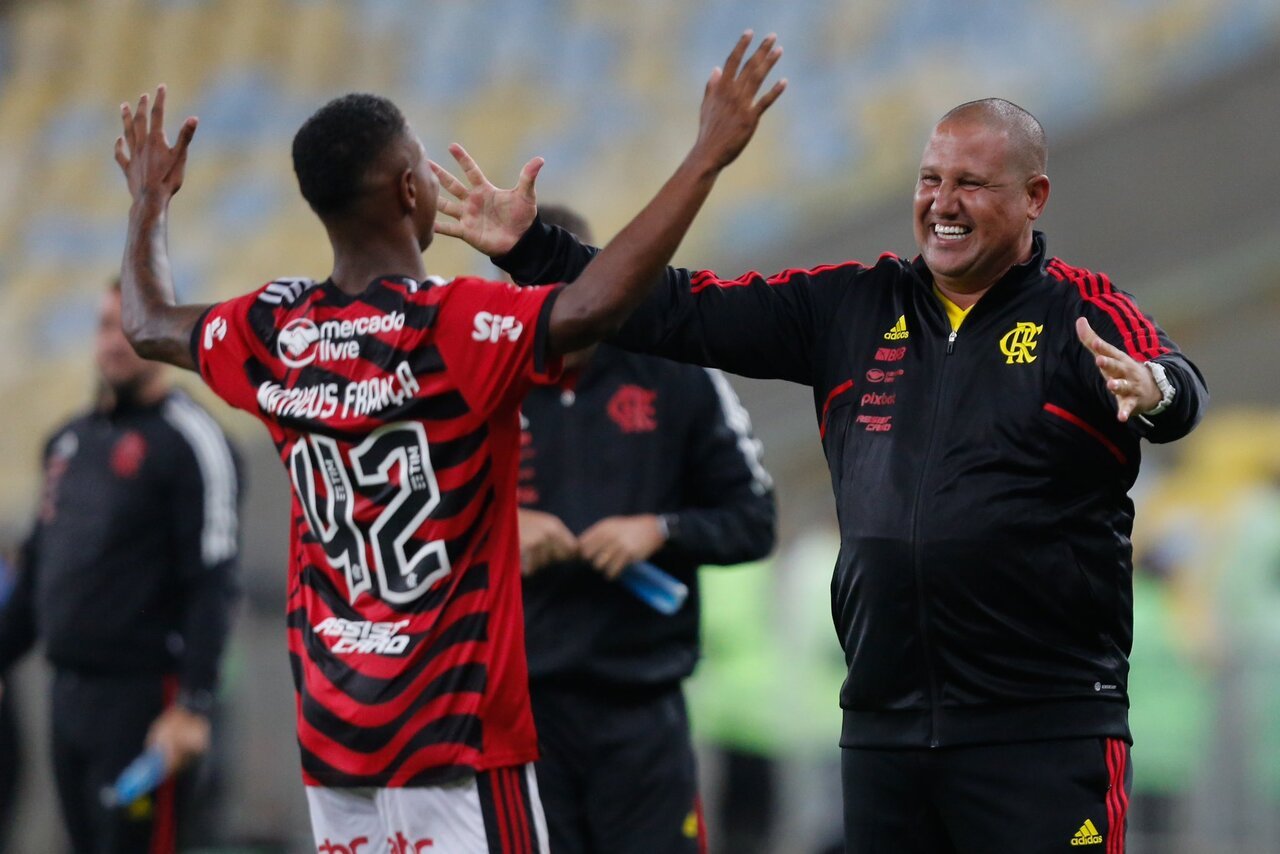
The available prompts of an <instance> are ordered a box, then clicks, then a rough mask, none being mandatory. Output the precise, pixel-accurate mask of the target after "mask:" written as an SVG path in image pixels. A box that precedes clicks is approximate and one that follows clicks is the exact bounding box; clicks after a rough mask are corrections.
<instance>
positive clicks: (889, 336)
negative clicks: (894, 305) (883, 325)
mask: <svg viewBox="0 0 1280 854" xmlns="http://www.w3.org/2000/svg"><path fill="white" fill-rule="evenodd" d="M884 337H885V340H886V341H902V340H903V339H905V338H909V337H910V333H909V332H907V316H906V315H905V314H904V315H902V316H901V317H899V318H898V322H897V323H895V324H893V328H892V329H890V330H889V331H888V332H886V333H885V334H884Z"/></svg>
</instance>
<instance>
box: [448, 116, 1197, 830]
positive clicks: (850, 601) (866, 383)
mask: <svg viewBox="0 0 1280 854" xmlns="http://www.w3.org/2000/svg"><path fill="white" fill-rule="evenodd" d="M1047 153H1048V148H1047V144H1046V142H1045V135H1044V130H1043V128H1042V127H1041V126H1040V123H1039V122H1038V121H1037V120H1036V119H1035V118H1034V117H1033V116H1032V115H1031V114H1030V113H1028V112H1027V111H1025V110H1023V109H1022V108H1020V107H1018V106H1016V105H1014V104H1011V103H1010V102H1008V101H1004V100H1001V99H995V98H992V99H986V100H982V101H974V102H970V103H966V104H962V105H960V106H959V107H956V108H955V109H953V110H952V111H950V112H949V113H947V115H945V116H944V117H943V118H942V120H941V121H939V122H938V124H937V125H936V126H935V127H934V130H933V133H932V135H931V136H930V139H929V142H928V144H927V145H926V147H925V151H924V155H923V157H922V158H921V164H920V171H919V175H918V178H917V181H916V189H915V204H914V225H915V237H916V242H917V245H918V248H919V250H920V254H919V256H917V257H916V258H915V259H913V260H906V259H901V258H898V257H896V256H893V255H890V254H886V255H884V256H882V257H881V258H880V259H879V261H878V262H877V263H876V264H874V265H872V266H865V265H862V264H859V263H857V262H848V263H844V264H835V265H823V266H820V267H815V268H813V269H809V270H802V269H791V270H787V271H785V272H783V273H779V274H777V275H775V276H772V277H768V278H766V277H764V276H761V275H759V274H756V273H749V274H747V275H745V276H742V277H740V278H738V279H732V280H726V279H722V278H720V277H719V276H717V275H716V274H715V273H713V272H711V271H699V272H691V271H688V270H677V269H673V268H669V269H668V270H667V272H666V278H665V283H664V284H663V285H661V286H659V288H658V289H657V290H656V291H655V293H654V295H653V296H652V297H651V299H649V300H648V301H647V302H646V303H645V304H643V305H642V306H641V307H640V308H639V309H638V310H637V311H636V313H635V314H634V315H632V317H631V319H630V320H628V321H627V323H626V324H625V326H624V327H623V328H622V330H621V332H620V333H619V334H618V335H617V336H616V337H615V339H614V343H617V344H620V345H621V346H624V347H626V348H628V349H632V350H636V351H639V352H650V353H657V354H660V355H664V356H667V357H669V358H674V359H678V360H681V361H689V362H694V363H698V364H703V365H709V366H715V367H719V368H723V369H725V370H728V371H732V372H735V373H741V374H744V375H747V376H754V377H762V378H769V377H772V378H779V379H788V380H791V381H793V382H798V383H803V384H806V385H809V386H811V387H812V388H813V394H814V412H815V416H816V417H817V420H818V429H819V433H820V435H821V436H822V441H823V448H824V451H825V452H826V456H827V461H828V465H829V468H830V474H831V479H832V485H833V488H834V491H835V495H836V502H837V504H836V509H837V514H838V516H839V521H840V529H841V551H840V558H839V561H838V563H837V566H836V572H835V577H834V579H833V582H832V612H833V616H834V618H835V622H836V629H837V631H838V633H839V635H840V639H841V643H842V645H843V647H844V651H845V657H846V660H847V662H848V668H849V674H848V677H847V679H846V681H845V684H844V686H843V688H842V690H841V696H840V703H841V706H842V708H843V710H844V727H843V732H842V734H841V741H840V743H841V746H842V748H843V751H842V763H843V777H844V787H843V788H844V807H845V844H846V848H847V850H848V851H849V852H851V854H865V853H866V852H893V854H945V852H975V854H976V853H977V852H988V851H1011V852H1019V854H1025V852H1041V851H1044V852H1049V851H1063V850H1072V849H1074V848H1080V847H1086V849H1087V850H1098V851H1105V852H1106V854H1112V852H1120V851H1123V848H1124V834H1125V827H1126V821H1127V810H1128V792H1129V788H1130V785H1131V779H1132V778H1131V768H1130V765H1129V758H1130V756H1129V742H1130V741H1131V737H1130V734H1129V728H1128V716H1127V711H1128V708H1127V707H1128V696H1127V690H1126V682H1127V677H1128V654H1129V650H1130V646H1131V644H1132V640H1133V611H1132V571H1133V567H1132V547H1131V544H1130V541H1129V535H1130V532H1131V531H1132V525H1133V505H1132V502H1131V501H1130V500H1129V498H1128V496H1127V492H1128V490H1129V489H1130V487H1132V485H1133V483H1134V480H1135V479H1136V477H1137V472H1138V465H1139V461H1140V456H1141V446H1140V440H1141V439H1143V438H1146V439H1148V440H1150V441H1157V442H1167V441H1172V440H1174V439H1177V438H1180V437H1181V436H1183V435H1185V434H1186V433H1188V432H1189V431H1190V430H1191V429H1192V428H1193V427H1194V426H1195V424H1196V423H1197V422H1198V421H1199V419H1200V417H1201V415H1202V412H1203V408H1204V406H1205V404H1206V403H1207V399H1208V394H1207V391H1206V389H1205V386H1204V381H1203V378H1202V377H1201V375H1200V372H1199V371H1198V370H1197V369H1196V367H1195V366H1194V365H1193V364H1192V363H1191V362H1190V360H1188V359H1187V358H1186V357H1185V356H1183V355H1182V354H1181V353H1180V352H1179V351H1178V349H1177V347H1176V345H1174V344H1173V342H1172V341H1171V340H1170V339H1169V338H1168V336H1167V335H1165V334H1164V332H1163V331H1162V330H1161V329H1160V328H1159V327H1157V326H1156V324H1155V323H1154V321H1153V320H1152V319H1151V318H1150V317H1149V316H1147V315H1146V314H1144V313H1143V312H1142V311H1141V310H1140V309H1139V308H1138V307H1137V305H1136V304H1135V302H1134V301H1133V299H1132V297H1130V296H1129V295H1128V294H1126V293H1124V292H1123V291H1121V290H1118V289H1117V288H1115V287H1114V286H1113V285H1112V283H1111V281H1110V279H1109V278H1108V277H1107V276H1106V275H1105V274H1102V273H1096V272H1093V271H1090V270H1087V269H1084V268H1081V267H1077V266H1074V265H1071V264H1068V263H1066V262H1064V261H1062V260H1060V259H1058V258H1053V257H1051V256H1050V255H1049V254H1048V251H1047V248H1046V240H1045V237H1044V235H1043V234H1041V233H1039V232H1037V231H1034V229H1033V225H1034V223H1035V221H1036V220H1037V219H1038V218H1039V217H1040V215H1041V213H1042V212H1043V210H1044V207H1045V204H1046V203H1047V201H1048V198H1049V179H1048V178H1047V177H1046V175H1045V171H1046V163H1047ZM448 189H449V190H450V192H453V193H455V195H458V196H459V198H460V200H461V201H460V203H459V204H458V205H457V206H456V208H455V210H456V211H457V212H458V213H459V214H460V217H459V223H458V225H457V227H456V228H453V229H451V232H450V233H454V234H458V235H459V236H462V237H464V238H465V239H467V240H468V241H469V242H470V243H471V245H472V246H474V247H475V248H477V249H479V250H480V251H483V252H486V253H487V254H489V255H490V256H493V257H495V259H496V260H497V261H498V263H499V265H500V266H501V267H503V269H506V270H508V271H509V272H511V273H512V275H513V276H514V277H515V279H516V280H517V281H519V282H522V283H537V282H553V281H560V280H565V279H571V278H572V277H573V276H574V275H575V274H576V272H577V271H578V270H581V269H582V266H583V265H584V264H585V263H586V261H587V260H588V259H589V258H590V257H591V255H592V253H593V252H594V250H592V249H591V248H590V247H585V246H583V245H582V244H580V243H579V242H578V241H577V240H575V239H574V238H573V237H572V236H571V235H569V234H568V233H566V232H564V231H562V230H559V229H555V228H548V227H547V226H545V225H544V224H541V223H538V222H537V221H536V219H535V215H536V211H535V209H534V207H533V205H532V204H531V203H530V202H531V199H530V198H529V197H528V196H527V195H525V196H521V195H519V194H515V193H512V192H510V191H495V190H494V189H493V188H492V185H489V184H487V182H477V183H476V184H475V185H473V186H472V187H471V188H469V189H467V188H463V187H462V185H461V184H459V183H458V182H454V183H452V184H449V185H448ZM522 203H523V205H524V210H523V215H522V216H517V215H516V213H515V211H516V210H517V209H519V208H520V207H521V204H522ZM495 210H501V211H503V213H504V216H503V218H502V220H501V222H500V223H497V222H494V221H493V219H492V212H493V211H495ZM522 223H529V224H530V225H529V226H528V227H524V228H521V227H519V226H520V225H521V224H522ZM486 226H487V227H486ZM1094 846H1096V848H1094Z"/></svg>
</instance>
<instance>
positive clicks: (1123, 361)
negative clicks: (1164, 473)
mask: <svg viewBox="0 0 1280 854" xmlns="http://www.w3.org/2000/svg"><path fill="white" fill-rule="evenodd" d="M1076 335H1077V337H1078V338H1079V340H1080V342H1081V344H1082V345H1083V346H1082V347H1081V348H1080V355H1079V369H1080V371H1081V376H1082V377H1084V378H1086V380H1087V382H1088V383H1089V384H1090V385H1091V387H1092V388H1093V389H1094V390H1095V392H1096V394H1097V395H1098V398H1099V400H1100V401H1101V402H1103V404H1104V405H1107V406H1111V407H1112V408H1114V409H1115V412H1116V418H1117V419H1118V420H1119V421H1121V422H1123V423H1127V424H1128V425H1129V426H1130V427H1131V429H1133V430H1134V431H1135V432H1137V434H1138V435H1140V436H1142V437H1144V438H1146V439H1148V440H1149V441H1152V442H1172V441H1174V440H1175V439H1181V438H1182V437H1183V436H1185V435H1187V434H1188V433H1190V432H1191V430H1192V429H1193V428H1194V427H1195V426H1196V424H1198V423H1199V422H1200V419H1201V418H1202V417H1203V416H1204V409H1205V406H1206V405H1207V404H1208V402H1209V391H1208V388H1207V387H1206V386H1205V381H1204V376H1203V375H1202V374H1201V373H1200V369H1199V368H1197V367H1196V366H1195V364H1194V363H1193V362H1192V361H1191V360H1190V359H1188V358H1187V357H1186V356H1185V355H1184V354H1183V353H1182V352H1181V351H1180V350H1179V349H1178V345H1177V344H1175V343H1174V342H1173V340H1172V339H1170V338H1169V336H1168V334H1167V333H1166V332H1165V331H1164V330H1163V329H1161V328H1160V327H1159V326H1158V325H1157V324H1156V322H1155V320H1154V319H1152V317H1151V316H1150V315H1148V314H1146V313H1144V312H1143V311H1142V310H1141V309H1139V308H1138V306H1137V304H1136V303H1135V302H1134V301H1133V298H1132V297H1130V296H1129V295H1128V294H1126V293H1124V292H1122V291H1114V292H1112V293H1110V294H1107V295H1106V298H1097V299H1094V300H1090V301H1087V302H1086V303H1085V304H1084V312H1083V316H1081V317H1080V318H1079V319H1078V320H1077V321H1076Z"/></svg>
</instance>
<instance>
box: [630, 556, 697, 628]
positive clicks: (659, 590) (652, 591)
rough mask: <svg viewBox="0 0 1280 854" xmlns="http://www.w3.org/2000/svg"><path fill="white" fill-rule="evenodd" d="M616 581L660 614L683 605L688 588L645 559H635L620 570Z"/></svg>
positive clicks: (676, 609) (671, 612)
mask: <svg viewBox="0 0 1280 854" xmlns="http://www.w3.org/2000/svg"><path fill="white" fill-rule="evenodd" d="M618 581H619V582H621V584H622V586H623V587H625V588H626V589H627V590H628V591H629V592H630V593H632V594H633V595H635V596H636V597H637V598H638V599H639V600H640V601H641V602H644V603H645V604H646V605H648V606H649V607H650V608H652V609H653V610H655V611H657V612H658V613H660V614H666V615H667V616H670V615H672V614H674V613H675V612H676V611H679V610H680V608H681V607H683V606H684V600H685V599H687V598H689V588H688V587H686V586H685V584H684V582H681V581H678V580H676V579H675V578H672V577H671V576H670V575H669V574H667V573H665V572H663V571H662V570H661V569H658V567H656V566H654V565H653V564H651V563H649V562H648V561H647V560H641V561H637V562H635V563H633V564H631V566H629V567H627V568H626V569H624V570H623V571H622V574H621V575H619V576H618Z"/></svg>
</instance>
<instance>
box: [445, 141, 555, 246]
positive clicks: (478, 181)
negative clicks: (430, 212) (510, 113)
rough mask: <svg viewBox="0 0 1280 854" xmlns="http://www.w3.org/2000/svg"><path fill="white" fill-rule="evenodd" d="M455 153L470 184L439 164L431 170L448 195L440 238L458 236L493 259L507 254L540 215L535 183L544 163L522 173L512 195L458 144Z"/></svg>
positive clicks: (534, 161) (535, 160)
mask: <svg viewBox="0 0 1280 854" xmlns="http://www.w3.org/2000/svg"><path fill="white" fill-rule="evenodd" d="M449 153H450V154H452V155H453V159H454V160H456V161H458V166H459V167H460V168H461V169H462V174H463V175H465V176H466V178H467V183H466V184H464V183H462V181H460V180H458V179H457V178H456V177H454V176H453V174H452V173H451V172H449V170H448V169H445V168H444V167H443V166H441V165H440V164H439V163H436V162H435V161H434V160H432V161H430V163H431V170H432V171H433V172H435V173H436V179H437V180H438V181H439V182H440V186H441V188H442V189H443V190H444V192H442V193H441V194H440V197H439V199H438V200H437V202H436V213H437V214H443V216H445V217H448V219H442V218H441V217H440V216H437V217H436V224H435V230H436V233H437V234H444V235H447V236H449V237H456V238H458V239H460V240H463V241H465V242H466V243H467V244H468V245H469V246H471V248H473V249H476V250H478V251H480V252H483V253H484V254H486V255H488V256H489V257H491V258H492V257H496V256H498V255H505V254H507V253H508V252H510V251H511V248H512V247H513V246H515V245H516V241H518V240H519V239H520V237H521V235H523V234H524V233H525V232H526V231H528V230H529V226H531V225H533V219H534V217H536V216H537V215H538V197H537V194H536V193H535V192H534V189H533V184H534V182H535V181H536V180H537V179H538V171H539V170H540V169H542V164H543V162H544V161H543V159H542V158H541V157H535V158H533V159H532V160H530V161H529V162H528V163H526V164H525V165H524V168H523V169H521V170H520V180H518V181H517V182H516V185H515V186H514V187H512V188H511V189H510V190H499V189H498V188H497V187H495V186H494V185H493V184H492V183H490V181H489V179H488V178H486V177H485V176H484V172H482V171H481V170H480V166H479V165H478V164H477V163H476V161H475V160H474V159H472V157H471V155H470V154H467V150H466V149H465V148H463V147H462V146H461V145H458V144H457V143H456V142H455V143H454V144H453V145H451V146H449Z"/></svg>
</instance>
